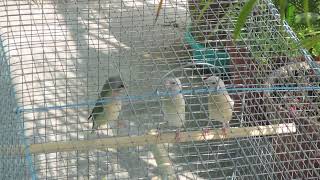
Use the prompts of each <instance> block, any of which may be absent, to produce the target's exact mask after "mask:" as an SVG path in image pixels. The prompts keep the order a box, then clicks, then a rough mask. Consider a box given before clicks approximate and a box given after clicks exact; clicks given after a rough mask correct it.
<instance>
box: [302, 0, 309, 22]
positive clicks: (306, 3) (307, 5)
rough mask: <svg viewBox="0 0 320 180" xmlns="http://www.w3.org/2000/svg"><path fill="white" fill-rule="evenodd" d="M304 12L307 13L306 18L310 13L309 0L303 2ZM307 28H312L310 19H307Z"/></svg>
mask: <svg viewBox="0 0 320 180" xmlns="http://www.w3.org/2000/svg"><path fill="white" fill-rule="evenodd" d="M303 10H304V13H305V16H306V17H307V16H308V12H309V0H304V1H303ZM307 26H308V27H309V28H310V27H311V23H310V19H309V18H307Z"/></svg>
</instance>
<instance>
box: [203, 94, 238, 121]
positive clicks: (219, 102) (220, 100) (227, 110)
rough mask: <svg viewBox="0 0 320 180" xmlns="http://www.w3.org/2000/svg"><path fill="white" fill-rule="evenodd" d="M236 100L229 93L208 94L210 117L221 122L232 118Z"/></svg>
mask: <svg viewBox="0 0 320 180" xmlns="http://www.w3.org/2000/svg"><path fill="white" fill-rule="evenodd" d="M233 105H234V101H233V100H232V99H231V97H230V96H229V95H228V94H222V93H221V94H220V93H219V94H212V95H209V96H208V111H209V118H210V119H212V120H216V121H220V122H229V121H230V120H231V119H232V111H233Z"/></svg>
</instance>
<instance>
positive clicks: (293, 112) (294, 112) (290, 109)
mask: <svg viewBox="0 0 320 180" xmlns="http://www.w3.org/2000/svg"><path fill="white" fill-rule="evenodd" d="M296 112H297V107H296V106H294V105H293V106H291V107H289V113H290V114H291V115H292V116H293V117H294V116H296Z"/></svg>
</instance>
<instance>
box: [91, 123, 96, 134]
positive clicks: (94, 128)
mask: <svg viewBox="0 0 320 180" xmlns="http://www.w3.org/2000/svg"><path fill="white" fill-rule="evenodd" d="M92 122H93V123H92V131H91V134H93V133H95V132H96V130H97V127H95V126H96V124H95V122H94V121H92Z"/></svg>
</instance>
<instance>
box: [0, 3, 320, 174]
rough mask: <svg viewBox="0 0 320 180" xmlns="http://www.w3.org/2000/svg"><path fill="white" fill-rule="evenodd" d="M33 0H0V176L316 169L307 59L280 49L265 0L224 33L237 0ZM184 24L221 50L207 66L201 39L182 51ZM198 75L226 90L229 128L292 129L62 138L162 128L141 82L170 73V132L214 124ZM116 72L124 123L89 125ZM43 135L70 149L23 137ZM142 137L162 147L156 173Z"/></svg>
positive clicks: (282, 40) (282, 31) (288, 38)
mask: <svg viewBox="0 0 320 180" xmlns="http://www.w3.org/2000/svg"><path fill="white" fill-rule="evenodd" d="M37 2H38V4H36V3H34V1H22V0H21V1H14V0H12V1H9V0H4V1H2V2H1V3H0V27H1V30H0V32H1V38H2V44H3V46H2V48H1V50H2V52H3V53H1V56H0V57H1V61H0V65H1V66H0V70H1V71H0V83H1V86H0V93H1V99H0V105H1V107H6V108H1V109H0V115H1V116H0V117H1V118H0V121H1V124H2V126H1V127H0V129H1V131H0V135H1V136H0V144H1V149H2V151H1V155H0V166H1V167H3V168H0V177H1V178H0V179H157V178H162V179H166V178H168V179H318V178H319V177H320V175H319V172H320V167H319V158H320V155H319V130H318V129H319V119H318V117H319V114H318V112H319V110H318V108H319V106H318V102H319V101H318V90H319V84H318V82H319V81H318V77H317V76H316V74H317V71H316V69H315V64H314V63H312V62H311V59H310V57H309V56H308V55H307V54H306V53H305V52H304V51H303V50H301V49H296V48H293V47H295V45H296V44H297V43H298V42H297V41H296V39H295V36H294V34H293V33H292V32H290V28H288V27H286V26H285V28H283V26H282V25H281V23H280V20H279V14H278V13H277V10H276V9H275V8H274V6H273V5H272V3H271V2H270V1H267V0H261V1H259V2H258V3H257V6H256V8H255V9H254V12H253V13H252V15H251V16H250V18H249V21H248V22H247V23H246V26H245V29H243V31H242V34H241V37H240V40H238V41H236V42H234V41H232V39H231V35H232V29H233V28H234V24H235V21H236V18H237V17H238V15H239V12H240V9H241V6H242V5H243V1H232V0H217V1H214V3H213V4H212V5H211V6H210V7H209V8H208V10H207V11H206V12H205V13H204V15H203V18H201V20H200V21H199V22H197V23H195V22H196V19H197V15H199V12H200V11H201V10H200V7H199V3H200V0H189V1H188V2H187V1H182V0H179V1H178V0H175V1H173V0H171V1H169V0H167V1H164V5H163V9H162V11H161V13H160V16H159V18H158V21H157V22H156V23H154V18H155V6H156V4H158V3H159V2H157V1H156V2H155V1H143V0H121V1H119V0H107V1H101V0H90V1H88V0H87V1H85V0H71V1H63V0H59V1H47V0H38V1H37ZM186 33H189V35H191V36H192V37H193V38H194V40H195V43H196V44H197V45H201V46H202V47H204V48H206V50H214V52H218V51H219V52H222V53H227V56H226V57H224V58H220V59H219V58H213V59H214V62H215V63H214V65H210V64H208V63H207V62H208V61H209V60H208V59H209V58H207V57H209V55H208V56H207V55H206V54H205V53H206V52H207V51H203V50H204V49H203V48H202V49H200V50H199V49H198V50H197V49H195V47H194V46H193V45H192V43H190V42H188V40H187V39H186V37H187V34H186ZM189 40H190V39H189ZM199 52H201V53H200V56H199ZM197 53H198V55H197ZM211 59H212V58H211ZM228 59H229V62H228V63H227V64H226V65H224V66H219V65H221V64H219V63H218V62H219V61H220V62H222V61H223V62H225V61H226V60H228ZM292 64H293V65H292ZM292 66H294V67H297V68H292ZM281 68H282V69H281ZM212 73H214V74H216V75H219V76H220V77H221V78H222V79H223V80H224V82H225V83H226V84H227V86H228V89H229V94H230V96H231V97H232V99H233V100H234V101H235V106H234V109H233V118H232V120H231V123H230V124H231V127H232V129H237V128H240V129H241V128H243V129H245V128H246V127H257V126H267V125H270V124H271V125H277V124H284V123H286V124H287V125H288V124H289V123H293V124H294V125H295V127H296V128H295V131H294V132H287V133H281V132H280V133H274V134H268V135H267V136H264V135H259V136H250V135H247V136H244V137H233V138H218V139H216V140H202V141H194V140H191V141H188V142H175V143H163V144H158V145H153V144H152V142H150V144H149V142H147V141H146V142H145V145H140V146H131V147H120V146H123V144H118V145H119V147H117V148H109V147H107V146H106V147H104V148H103V149H92V148H91V149H90V151H86V150H82V149H80V148H79V149H77V148H76V147H79V146H76V145H79V142H82V141H78V140H89V141H94V140H97V139H105V138H111V139H116V137H125V136H134V135H140V136H143V135H145V134H148V133H149V131H150V130H152V129H157V128H159V127H160V130H159V132H161V133H166V132H167V131H168V129H166V128H163V127H162V125H161V124H162V123H163V114H162V111H161V108H160V107H161V100H160V99H161V98H163V97H160V96H159V94H157V93H155V92H156V90H158V91H161V92H163V91H164V87H163V85H162V84H163V82H162V80H163V78H164V77H166V76H171V77H172V76H173V77H179V78H180V80H181V81H182V83H183V92H185V93H183V94H184V97H185V99H186V114H185V117H186V120H187V121H186V123H185V124H184V126H183V128H182V131H183V132H187V133H189V132H190V133H191V132H193V131H201V130H202V129H203V128H206V127H208V123H209V127H210V128H220V127H221V123H218V122H215V121H211V120H209V119H208V110H207V105H208V100H207V95H206V94H203V93H197V92H199V91H197V90H207V89H204V88H203V77H205V76H208V74H212ZM116 74H120V75H121V77H122V79H123V81H124V83H125V85H126V89H125V92H124V93H123V94H122V96H121V97H122V100H123V107H122V110H121V113H120V116H119V121H121V122H123V123H124V124H125V126H126V127H122V128H117V126H112V125H108V127H107V128H106V129H102V130H99V133H98V134H97V135H95V134H94V135H92V134H90V132H91V126H92V122H90V121H88V120H87V117H88V116H89V113H91V110H92V108H93V106H94V104H95V101H96V99H97V96H98V94H99V92H100V90H101V88H102V86H103V84H104V82H105V81H106V79H107V78H108V77H110V76H113V75H116ZM308 87H309V88H308ZM310 87H312V88H310ZM283 89H284V90H285V92H283ZM190 90H192V91H191V92H192V93H188V92H190ZM281 90H282V91H281ZM294 90H297V91H294ZM167 98H168V97H167ZM161 133H160V134H161ZM55 142H57V143H58V142H69V144H71V145H73V147H74V148H73V149H72V150H71V151H68V152H66V151H64V150H63V147H62V146H61V147H60V149H59V147H57V148H56V152H46V151H45V150H42V151H41V150H40V151H38V152H36V151H35V149H32V147H34V146H33V145H34V144H36V145H39V144H40V145H41V144H43V147H42V148H45V146H49V145H48V143H55ZM80 145H81V144H80ZM19 148H20V149H23V151H20V150H19ZM154 148H158V150H159V151H161V150H163V151H165V153H166V154H163V153H162V156H163V157H162V158H164V159H166V160H168V161H170V163H171V164H170V166H171V167H170V168H171V172H172V173H173V174H171V175H170V176H168V177H166V175H161V173H162V172H160V168H159V165H161V164H159V162H157V160H156V159H157V158H156V157H155V152H154V151H153V150H154ZM161 176H162V177H161Z"/></svg>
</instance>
